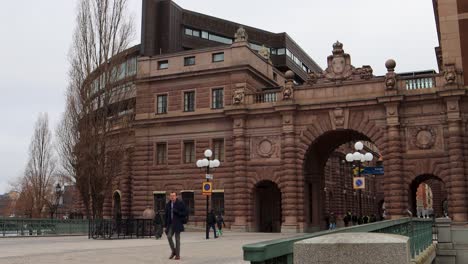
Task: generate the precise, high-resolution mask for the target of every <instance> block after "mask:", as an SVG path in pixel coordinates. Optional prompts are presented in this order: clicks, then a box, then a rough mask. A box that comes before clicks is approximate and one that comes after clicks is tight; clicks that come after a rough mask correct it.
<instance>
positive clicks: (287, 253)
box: [243, 218, 432, 264]
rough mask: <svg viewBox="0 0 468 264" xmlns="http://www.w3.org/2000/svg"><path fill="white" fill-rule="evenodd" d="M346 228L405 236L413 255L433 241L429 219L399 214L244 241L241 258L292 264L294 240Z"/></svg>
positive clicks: (268, 263) (261, 263)
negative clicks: (257, 241) (277, 237)
mask: <svg viewBox="0 0 468 264" xmlns="http://www.w3.org/2000/svg"><path fill="white" fill-rule="evenodd" d="M345 232H364V233H366V232H377V233H387V234H398V235H404V236H408V237H409V238H410V248H411V256H412V258H415V257H416V256H417V255H418V254H419V253H421V252H422V251H424V250H425V249H426V248H428V247H429V246H430V245H431V244H432V220H430V219H429V220H427V219H417V218H402V219H397V220H387V221H381V222H376V223H371V224H365V225H359V226H352V227H346V228H338V229H335V230H332V231H320V232H316V233H311V234H305V235H300V236H296V237H291V238H285V239H276V240H270V241H264V242H259V243H255V244H248V245H244V246H243V251H244V260H246V261H250V262H251V263H252V264H292V263H293V248H294V243H295V242H298V241H301V240H304V239H309V238H313V237H318V236H323V235H328V234H334V233H345Z"/></svg>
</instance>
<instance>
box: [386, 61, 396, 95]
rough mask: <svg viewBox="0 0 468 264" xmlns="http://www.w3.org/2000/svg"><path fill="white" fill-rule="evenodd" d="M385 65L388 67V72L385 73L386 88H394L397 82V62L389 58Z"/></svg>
mask: <svg viewBox="0 0 468 264" xmlns="http://www.w3.org/2000/svg"><path fill="white" fill-rule="evenodd" d="M385 67H386V68H387V74H385V88H387V90H393V89H395V87H396V84H397V80H396V74H395V67H396V62H395V61H394V60H392V59H389V60H387V61H386V62H385Z"/></svg>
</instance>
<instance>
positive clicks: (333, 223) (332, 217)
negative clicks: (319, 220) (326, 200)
mask: <svg viewBox="0 0 468 264" xmlns="http://www.w3.org/2000/svg"><path fill="white" fill-rule="evenodd" d="M328 219H329V221H330V226H329V228H328V229H329V230H333V229H335V228H336V216H335V213H333V212H331V213H330V217H329V218H328Z"/></svg>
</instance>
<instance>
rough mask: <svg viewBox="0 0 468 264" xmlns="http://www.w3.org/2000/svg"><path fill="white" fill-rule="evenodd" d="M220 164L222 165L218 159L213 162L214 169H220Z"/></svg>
mask: <svg viewBox="0 0 468 264" xmlns="http://www.w3.org/2000/svg"><path fill="white" fill-rule="evenodd" d="M220 164H221V163H220V162H219V160H217V159H215V160H213V168H218V167H219V165H220Z"/></svg>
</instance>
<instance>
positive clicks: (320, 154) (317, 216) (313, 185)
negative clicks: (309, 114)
mask: <svg viewBox="0 0 468 264" xmlns="http://www.w3.org/2000/svg"><path fill="white" fill-rule="evenodd" d="M356 141H367V142H371V141H372V140H371V139H370V138H369V137H368V136H366V135H364V134H362V133H360V132H357V131H355V130H352V129H339V130H331V131H327V132H325V133H323V134H322V135H320V136H318V137H317V138H316V139H315V140H314V141H313V142H312V143H311V144H310V147H309V148H308V149H307V152H306V154H305V156H304V159H303V162H302V165H303V168H302V174H303V177H304V178H303V180H304V185H303V187H304V188H303V190H302V191H303V193H304V208H303V214H304V223H305V225H306V226H307V227H306V228H305V229H306V230H307V231H317V230H320V229H324V228H326V223H325V222H326V216H327V215H328V212H325V210H324V208H325V205H326V204H329V203H330V199H331V196H330V195H332V193H328V192H327V191H326V190H325V189H326V187H325V177H324V174H325V172H324V169H325V164H326V163H327V160H328V159H329V157H330V154H331V153H332V152H333V151H335V149H337V148H338V147H339V146H341V145H343V144H345V143H349V142H356ZM340 190H341V189H340ZM335 195H337V196H341V195H343V194H342V193H341V192H339V193H336V194H335ZM359 195H360V194H359ZM357 199H359V200H361V201H362V199H363V198H362V196H361V197H358V198H357ZM326 200H327V201H326ZM334 213H335V214H336V213H337V212H334ZM340 213H341V214H343V212H340ZM355 213H356V212H355Z"/></svg>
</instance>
